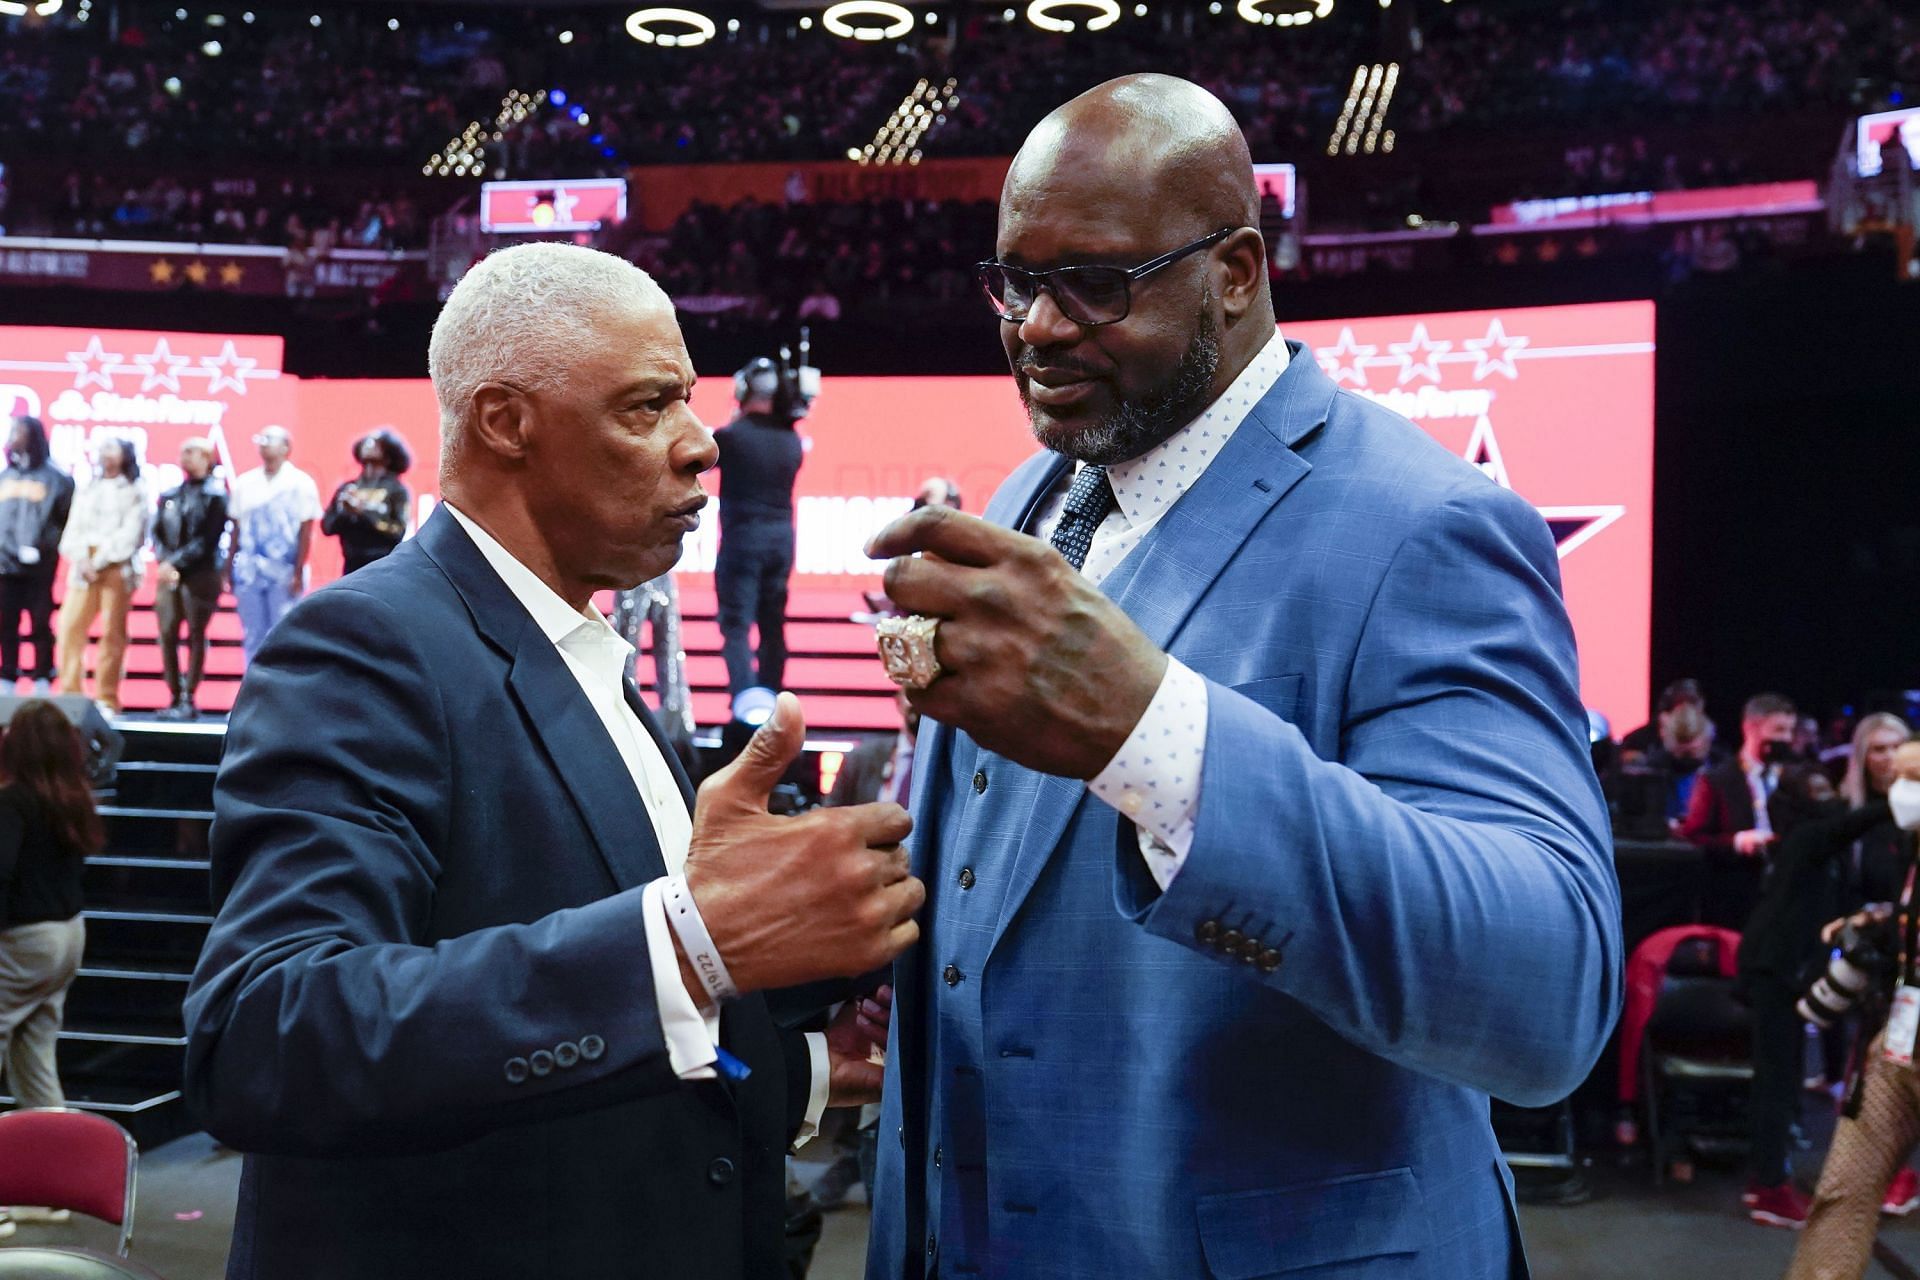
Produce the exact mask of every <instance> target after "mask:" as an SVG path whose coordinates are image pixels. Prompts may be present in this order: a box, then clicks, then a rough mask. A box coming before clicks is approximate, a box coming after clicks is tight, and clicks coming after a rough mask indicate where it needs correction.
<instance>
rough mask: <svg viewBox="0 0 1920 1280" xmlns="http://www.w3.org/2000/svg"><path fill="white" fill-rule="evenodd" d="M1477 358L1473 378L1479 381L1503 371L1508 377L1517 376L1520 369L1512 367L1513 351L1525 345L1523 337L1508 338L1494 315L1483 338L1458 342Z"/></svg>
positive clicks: (1525, 340)
mask: <svg viewBox="0 0 1920 1280" xmlns="http://www.w3.org/2000/svg"><path fill="white" fill-rule="evenodd" d="M1460 345H1461V346H1463V347H1465V348H1466V349H1467V350H1469V351H1471V352H1473V353H1474V355H1475V356H1477V357H1478V358H1479V362H1478V363H1477V364H1475V365H1474V366H1473V380H1474V381H1475V382H1478V381H1480V380H1481V379H1482V378H1484V377H1486V376H1487V375H1488V374H1490V373H1504V374H1506V375H1507V376H1508V377H1509V378H1517V377H1519V376H1520V371H1519V370H1518V369H1516V368H1514V367H1513V353H1514V352H1516V351H1518V350H1519V349H1520V348H1522V347H1524V346H1526V345H1527V339H1525V338H1509V337H1508V336H1507V331H1506V328H1505V326H1503V325H1502V324H1501V323H1500V317H1499V316H1495V317H1494V318H1493V323H1492V324H1489V325H1488V326H1487V336H1486V337H1484V338H1468V339H1467V340H1466V341H1465V342H1463V343H1461V344H1460Z"/></svg>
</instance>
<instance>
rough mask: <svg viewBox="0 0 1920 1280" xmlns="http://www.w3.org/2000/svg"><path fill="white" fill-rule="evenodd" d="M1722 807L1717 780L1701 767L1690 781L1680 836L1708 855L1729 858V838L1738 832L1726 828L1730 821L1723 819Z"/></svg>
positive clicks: (1724, 815)
mask: <svg viewBox="0 0 1920 1280" xmlns="http://www.w3.org/2000/svg"><path fill="white" fill-rule="evenodd" d="M1726 811H1727V807H1726V803H1725V801H1723V800H1722V799H1721V798H1720V787H1719V784H1718V783H1716V782H1714V780H1713V775H1711V774H1709V773H1707V772H1705V771H1702V772H1701V774H1700V777H1699V779H1698V780H1697V781H1696V782H1695V783H1694V784H1693V794H1692V795H1691V796H1689V797H1688V798H1687V816H1686V817H1684V818H1682V819H1681V820H1680V838H1681V839H1682V840H1685V841H1686V842H1687V843H1688V844H1691V845H1693V846H1694V847H1696V848H1698V849H1702V850H1704V851H1705V852H1706V853H1707V855H1708V856H1709V857H1711V858H1716V859H1726V860H1728V861H1731V860H1732V859H1733V858H1734V857H1735V856H1736V852H1735V850H1734V847H1733V842H1734V837H1735V836H1737V835H1739V832H1737V831H1733V830H1730V829H1729V828H1730V826H1731V825H1732V824H1730V823H1729V822H1728V821H1727V818H1726Z"/></svg>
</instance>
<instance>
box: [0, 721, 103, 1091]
mask: <svg viewBox="0 0 1920 1280" xmlns="http://www.w3.org/2000/svg"><path fill="white" fill-rule="evenodd" d="M0 779H4V782H3V783H0V1068H3V1069H4V1074H5V1079H6V1084H7V1087H8V1090H9V1092H11V1093H12V1094H13V1096H14V1098H15V1100H16V1101H17V1102H18V1103H19V1105H21V1106H23V1107H58V1106H64V1105H65V1103H66V1095H65V1094H64V1093H62V1092H61V1089H60V1077H59V1075H58V1074H57V1073H56V1072H55V1070H54V1061H53V1051H54V1044H55V1041H56V1040H57V1039H58V1037H59V1035H60V1020H61V1015H62V1013H63V1012H64V1010H65V1008H66V1001H67V988H68V987H70V986H72V985H73V977H74V974H75V973H76V972H78V970H79V968H80V952H81V950H82V948H84V946H85V945H86V929H85V926H84V925H83V924H82V923H81V919H80V873H81V868H82V866H83V865H84V863H85V861H86V859H87V856H88V855H89V854H93V853H98V852H99V851H100V847H101V845H102V843H103V842H104V837H103V835H102V831H101V826H100V816H99V814H98V813H96V812H95V811H94V807H93V792H92V791H91V790H90V789H89V788H88V786H87V769H86V757H85V751H84V749H83V748H82V746H81V743H80V733H79V731H78V730H77V729H75V728H74V727H73V725H72V723H71V722H69V721H68V719H67V717H66V716H65V715H64V714H63V713H62V712H61V711H60V709H59V708H58V707H56V706H54V705H53V704H52V703H51V702H47V701H44V700H41V699H35V700H33V701H31V702H27V703H25V704H23V705H22V706H21V707H20V709H19V710H18V711H16V712H14V714H13V720H12V721H11V722H10V723H9V724H8V725H7V728H6V736H5V737H3V738H0Z"/></svg>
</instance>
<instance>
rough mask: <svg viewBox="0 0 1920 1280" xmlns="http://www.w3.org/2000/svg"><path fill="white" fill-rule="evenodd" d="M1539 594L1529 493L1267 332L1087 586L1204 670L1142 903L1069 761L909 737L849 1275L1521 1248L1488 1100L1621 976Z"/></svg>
mask: <svg viewBox="0 0 1920 1280" xmlns="http://www.w3.org/2000/svg"><path fill="white" fill-rule="evenodd" d="M1064 465H1065V463H1064V460H1063V459H1060V458H1057V457H1050V456H1048V455H1040V456H1038V457H1036V458H1034V459H1033V460H1031V461H1030V462H1029V463H1027V464H1026V465H1025V466H1023V467H1022V468H1021V469H1020V470H1019V471H1017V472H1015V473H1014V475H1013V476H1012V477H1011V478H1009V480H1008V481H1007V483H1006V485H1005V486H1003V487H1002V489H1001V490H1000V492H999V494H998V495H997V496H996V497H995V498H994V500H993V503H992V505H991V506H990V507H989V508H988V512H987V516H988V518H989V519H990V520H993V521H995V522H997V523H1000V524H1004V525H1008V526H1012V527H1015V528H1024V527H1027V524H1028V521H1029V520H1030V519H1031V518H1032V513H1033V511H1034V509H1035V507H1036V505H1037V504H1038V503H1039V502H1040V501H1041V499H1042V498H1043V496H1044V495H1045V494H1046V493H1047V492H1048V490H1049V489H1050V488H1051V487H1052V485H1053V484H1054V483H1055V482H1056V481H1057V479H1058V477H1059V476H1060V474H1061V470H1062V468H1063V466H1064ZM1559 585H1560V584H1559V571H1558V562H1557V560H1556V556H1555V549H1554V543H1553V539H1552V537H1551V536H1550V535H1549V533H1548V531H1547V528H1546V525H1545V523H1544V522H1543V521H1542V520H1541V519H1540V516H1539V515H1538V514H1537V513H1536V512H1535V511H1534V510H1533V509H1532V508H1531V507H1530V506H1528V505H1527V503H1526V502H1525V501H1524V500H1522V499H1521V498H1519V497H1518V496H1517V495H1515V494H1513V493H1510V492H1508V491H1506V490H1504V489H1501V488H1500V487H1499V486H1497V485H1495V484H1494V483H1493V482H1492V481H1491V480H1489V479H1488V478H1487V477H1486V476H1485V475H1483V474H1482V473H1481V472H1480V471H1478V470H1477V469H1475V468H1473V467H1471V466H1468V465H1467V464H1466V463H1464V462H1462V461H1461V460H1460V459H1459V458H1456V457H1453V456H1451V455H1450V454H1448V453H1447V451H1446V450H1444V449H1443V448H1441V447H1440V446H1439V445H1437V444H1436V443H1435V442H1434V441H1433V440H1432V439H1431V438H1429V437H1428V436H1426V435H1425V434H1424V433H1422V432H1420V431H1419V430H1417V429H1416V428H1415V427H1413V426H1412V425H1411V424H1410V423H1408V422H1406V421H1405V420H1404V419H1402V418H1399V417H1397V416H1395V415H1394V414H1392V413H1389V412H1388V411H1386V410H1385V409H1383V408H1381V407H1380V406H1378V405H1376V404H1374V403H1372V402H1371V401H1369V400H1366V399H1364V398H1362V397H1360V396H1357V395H1354V394H1352V393H1350V392H1341V391H1338V390H1337V389H1336V388H1335V386H1334V384H1333V383H1332V382H1331V381H1330V380H1329V379H1328V378H1327V376H1326V375H1325V374H1324V373H1322V372H1321V370H1320V368H1319V367H1318V366H1317V365H1316V364H1315V363H1314V359H1313V356H1312V353H1311V352H1309V351H1307V350H1306V349H1305V348H1304V347H1300V346H1297V345H1296V346H1295V347H1294V349H1293V358H1292V362H1291V364H1290V365H1289V367H1288V369H1287V371H1286V372H1285V373H1284V374H1283V375H1282V376H1281V377H1280V379H1279V380H1278V381H1277V382H1276V383H1275V385H1274V387H1273V389H1272V390H1271V391H1270V392H1269V393H1268V394H1267V395H1266V396H1265V398H1264V399H1262V400H1261V401H1260V402H1259V403H1258V404H1256V405H1254V406H1253V408H1252V410H1251V411H1250V412H1249V414H1248V416H1247V418H1246V420H1245V422H1243V423H1242V424H1241V426H1240V427H1239V429H1238V430H1236V431H1235V432H1234V434H1233V436H1232V438H1231V439H1230V440H1228V441H1227V443H1226V445H1225V446H1224V447H1223V448H1222V450H1221V452H1220V454H1219V456H1218V457H1217V458H1215V459H1214V461H1213V463H1212V464H1211V465H1210V466H1209V467H1208V468H1207V469H1206V471H1205V472H1204V473H1203V474H1202V475H1201V476H1200V477H1199V478H1198V480H1196V481H1195V483H1194V485H1193V487H1192V488H1191V489H1189V490H1188V491H1187V493H1186V494H1184V495H1183V496H1182V497H1181V498H1180V500H1179V501H1178V502H1176V503H1175V504H1174V506H1173V507H1172V508H1170V509H1169V510H1168V511H1167V513H1166V514H1165V515H1164V516H1163V517H1162V518H1161V520H1160V522H1159V523H1158V524H1157V525H1156V526H1155V527H1154V528H1153V530H1152V531H1151V532H1150V533H1148V534H1147V536H1146V537H1145V538H1144V539H1143V540H1142V541H1141V543H1140V544H1139V545H1138V546H1137V547H1135V548H1134V549H1133V551H1132V552H1131V553H1130V554H1129V555H1128V557H1127V558H1126V559H1125V560H1124V561H1122V562H1121V564H1120V565H1119V566H1118V567H1117V568H1116V569H1115V570H1114V571H1113V573H1112V574H1111V575H1110V576H1109V577H1108V578H1107V579H1106V580H1105V581H1104V582H1103V583H1102V590H1103V591H1104V592H1105V593H1106V594H1107V595H1108V596H1110V597H1111V598H1112V599H1114V600H1115V601H1116V602H1117V603H1119V605H1120V606H1121V607H1122V608H1123V609H1125V610H1126V612H1127V613H1128V614H1129V615H1130V616H1131V617H1132V618H1133V619H1134V621H1136V622H1137V623H1139V624H1140V626H1141V627H1142V629H1143V630H1145V632H1146V633H1147V635H1148V637H1149V638H1150V639H1151V640H1152V641H1153V643H1155V644H1157V645H1159V646H1161V647H1162V648H1164V649H1166V650H1167V651H1168V652H1169V653H1171V654H1172V655H1173V656H1174V657H1175V658H1178V659H1179V660H1180V661H1181V662H1183V663H1185V664H1186V665H1187V666H1188V667H1190V668H1192V669H1193V670H1194V671H1195V672H1197V673H1198V674H1199V675H1200V676H1202V677H1203V678H1204V679H1205V681H1206V682H1207V713H1208V720H1207V732H1206V758H1205V765H1204V772H1203V774H1202V779H1201V786H1200V797H1199V812H1198V815H1197V821H1196V827H1195V833H1194V840H1193V845H1192V849H1191V851H1190V852H1189V853H1188V855H1187V857H1186V860H1185V862H1184V864H1183V865H1182V868H1181V870H1180V872H1179V874H1178V875H1177V876H1176V877H1175V878H1174V880H1173V881H1172V884H1171V886H1170V887H1169V888H1168V889H1167V891H1166V892H1164V893H1162V892H1161V891H1160V890H1159V888H1158V887H1157V885H1155V883H1154V881H1153V880H1152V878H1151V876H1150V875H1149V874H1148V871H1147V867H1146V862H1145V860H1144V859H1143V858H1142V857H1141V854H1140V850H1139V844H1138V841H1137V838H1136V830H1135V828H1134V826H1133V824H1132V823H1131V822H1128V821H1127V820H1125V819H1124V818H1122V817H1121V816H1120V815H1119V814H1118V813H1117V812H1115V811H1114V810H1113V809H1112V808H1110V807H1108V806H1107V805H1106V804H1105V803H1103V802H1102V801H1100V800H1098V799H1095V798H1093V797H1092V796H1090V795H1089V794H1088V792H1087V789H1086V787H1085V786H1084V785H1083V784H1082V783H1080V782H1079V781H1077V780H1074V779H1070V778H1057V777H1050V776H1047V775H1044V774H1039V773H1036V772H1034V771H1032V770H1030V769H1025V768H1022V767H1020V766H1018V765H1016V764H1014V763H1013V762H1011V761H1009V760H1006V759H1004V758H1002V757H999V756H996V755H994V754H992V753H991V752H988V751H985V750H983V749H982V748H980V747H979V746H978V745H977V744H976V743H974V742H973V741H972V739H970V738H969V737H968V736H967V735H966V734H964V733H959V732H956V731H955V730H953V729H952V728H951V727H948V726H945V725H937V724H932V723H931V722H929V723H928V724H927V725H926V726H924V727H923V728H922V730H921V737H920V744H919V751H918V757H919V761H920V764H919V767H918V768H917V769H916V771H915V795H914V805H913V808H914V817H915V829H914V835H913V853H914V870H915V873H916V874H918V875H919V876H920V877H921V878H922V879H923V880H925V882H926V884H927V894H928V906H927V909H926V912H925V913H924V914H923V926H922V927H923V930H924V933H923V941H922V943H921V945H920V946H919V947H918V948H916V949H914V950H913V951H910V952H908V953H907V954H906V955H904V956H902V957H901V958H900V960H899V961H897V962H896V966H895V970H896V972H895V996H894V1015H893V1031H892V1040H891V1043H890V1050H889V1054H888V1060H887V1094H886V1102H885V1107H884V1114H883V1117H882V1121H881V1124H882V1129H881V1134H882V1139H881V1160H880V1170H879V1176H878V1183H879V1186H878V1189H877V1191H876V1197H875V1204H876V1207H875V1209H874V1214H873V1235H872V1244H871V1248H870V1253H869V1275H870V1276H871V1277H873V1280H900V1278H901V1277H920V1276H923V1275H926V1274H929V1273H931V1272H932V1271H934V1270H936V1269H937V1272H938V1274H939V1276H940V1277H941V1280H960V1278H961V1277H967V1276H992V1277H1028V1276H1032V1277H1046V1280H1075V1278H1085V1280H1111V1277H1115V1276H1151V1277H1154V1280H1180V1278H1183V1277H1194V1278H1196V1280H1197V1278H1198V1277H1209V1276H1210V1277H1214V1278H1215V1280H1255V1278H1256V1277H1266V1276H1285V1275H1293V1274H1296V1273H1297V1274H1299V1275H1300V1276H1301V1277H1302V1278H1303V1280H1304V1278H1305V1277H1308V1276H1311V1277H1313V1278H1314V1280H1335V1278H1336V1277H1337V1278H1338V1280H1388V1278H1389V1277H1392V1278H1393V1280H1494V1278H1496V1277H1506V1276H1508V1275H1509V1274H1510V1273H1518V1272H1521V1271H1522V1270H1523V1267H1524V1264H1523V1262H1522V1260H1521V1255H1520V1252H1519V1248H1518V1244H1517V1232H1516V1228H1515V1220H1514V1214H1513V1206H1512V1195H1511V1187H1510V1185H1509V1183H1508V1180H1507V1175H1506V1170H1505V1167H1504V1164H1503V1162H1502V1160H1501V1157H1500V1152H1499V1148H1498V1145H1497V1143H1496V1142H1495V1141H1494V1136H1493V1132H1492V1129H1491V1127H1490V1125H1489V1123H1488V1104H1487V1099H1488V1095H1489V1094H1493V1095H1497V1096H1500V1097H1503V1098H1506V1099H1509V1100H1512V1101H1515V1102H1518V1103H1521V1104H1525V1105H1536V1104H1543V1103H1547V1102H1551V1101H1554V1100H1555V1099H1558V1098H1560V1097H1562V1096H1563V1095H1565V1094H1566V1093H1568V1092H1569V1091H1571V1090H1572V1088H1573V1087H1574V1086H1575V1085H1576V1084H1578V1083H1579V1081H1580V1080H1581V1079H1582V1078H1583V1077H1584V1076H1585V1074H1586V1072H1587V1071H1588V1070H1589V1069H1590V1067H1591V1066H1592V1064H1593V1062H1594V1059H1595V1058H1596V1056H1597V1055H1598V1054H1599V1052H1600V1050H1601V1047H1602V1046H1603V1045H1604V1044H1605V1042H1606V1039H1607V1034H1608V1031H1609V1029H1610V1028H1611V1027H1612V1025H1613V1022H1614V1018H1615V1016H1616V1015H1617V1013H1618V1011H1619V1005H1620V995H1621V981H1620V969H1621V943H1620V903H1619V888H1618V884H1617V882H1616V881H1615V878H1614V872H1613V864H1612V856H1611V855H1612V846H1611V839H1610V836H1609V834H1608V826H1607V814H1606V808H1605V805H1604V803H1603V801H1602V799H1601V796H1600V789H1599V786H1598V783H1597V782H1596V780H1595V778H1594V774H1593V767H1592V764H1591V762H1590V760H1589V757H1588V753H1587V742H1586V715H1585V712H1584V710H1583V709H1582V707H1581V704H1580V697H1579V691H1578V687H1577V677H1576V664H1575V660H1574V645H1573V634H1572V631H1571V628H1570V627H1569V626H1568V623H1567V617H1566V612H1565V610H1564V608H1563V607H1562V605H1561V600H1560V592H1559ZM930 1260H932V1265H930Z"/></svg>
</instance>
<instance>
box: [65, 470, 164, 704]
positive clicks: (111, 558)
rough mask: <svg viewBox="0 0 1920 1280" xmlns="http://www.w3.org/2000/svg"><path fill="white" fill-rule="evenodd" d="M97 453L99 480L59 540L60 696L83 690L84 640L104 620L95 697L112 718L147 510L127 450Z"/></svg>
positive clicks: (77, 501)
mask: <svg viewBox="0 0 1920 1280" xmlns="http://www.w3.org/2000/svg"><path fill="white" fill-rule="evenodd" d="M94 453H95V458H96V462H97V466H98V471H97V474H96V475H95V476H94V479H93V483H91V484H89V485H87V486H86V487H85V488H84V489H81V490H80V492H79V493H77V494H75V495H74V499H73V513H72V515H70V516H69V517H68V518H67V528H66V532H64V533H63V534H61V536H60V554H61V556H62V557H64V558H65V559H66V562H67V565H68V569H67V595H66V600H65V601H64V602H63V603H62V604H61V606H60V641H59V655H60V692H61V693H82V692H84V691H85V690H84V689H83V687H82V685H83V677H84V676H85V674H86V658H87V636H88V633H89V632H90V631H91V630H92V628H93V620H94V618H95V617H97V616H99V615H100V614H102V613H104V614H105V615H106V626H105V628H104V631H103V634H102V635H101V637H100V657H99V661H98V663H96V665H95V670H94V690H95V692H94V697H95V698H96V699H97V700H98V701H99V703H100V705H101V707H102V709H104V710H106V711H107V712H109V713H117V712H118V711H119V710H120V675H121V672H122V671H123V670H124V669H125V666H126V657H127V610H128V609H129V608H130V607H131V605H132V604H133V593H134V591H135V590H136V589H138V588H139V586H140V552H141V548H142V547H144V546H145V545H146V540H147V514H148V513H147V505H148V504H147V494H146V490H145V489H143V488H141V486H140V460H139V458H138V456H137V455H136V454H135V453H134V451H133V446H132V445H131V444H129V443H128V442H127V441H125V440H121V439H117V438H109V439H106V440H103V441H101V442H100V444H99V446H98V447H97V448H96V449H95V451H94Z"/></svg>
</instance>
